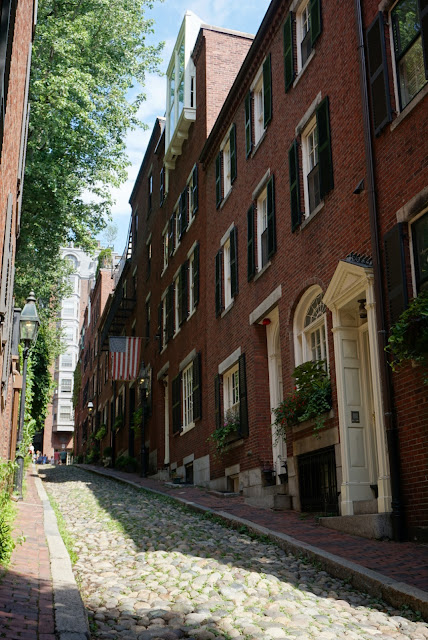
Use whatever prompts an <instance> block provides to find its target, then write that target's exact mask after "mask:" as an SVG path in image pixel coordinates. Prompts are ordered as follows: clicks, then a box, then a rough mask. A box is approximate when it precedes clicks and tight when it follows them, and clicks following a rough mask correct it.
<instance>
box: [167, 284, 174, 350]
mask: <svg viewBox="0 0 428 640" xmlns="http://www.w3.org/2000/svg"><path fill="white" fill-rule="evenodd" d="M165 324H166V341H167V342H168V341H169V340H171V338H172V336H173V335H174V285H173V284H170V285H169V287H168V292H167V294H166V320H165Z"/></svg>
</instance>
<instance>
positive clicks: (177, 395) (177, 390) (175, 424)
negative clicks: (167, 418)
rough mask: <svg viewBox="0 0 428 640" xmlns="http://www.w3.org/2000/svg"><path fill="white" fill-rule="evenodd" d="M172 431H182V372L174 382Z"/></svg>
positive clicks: (172, 384)
mask: <svg viewBox="0 0 428 640" xmlns="http://www.w3.org/2000/svg"><path fill="white" fill-rule="evenodd" d="M171 386H172V432H173V433H180V431H181V373H180V374H179V375H178V376H177V377H176V378H174V379H173V381H172V383H171Z"/></svg>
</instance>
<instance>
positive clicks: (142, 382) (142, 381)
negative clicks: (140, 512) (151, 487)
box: [138, 363, 149, 478]
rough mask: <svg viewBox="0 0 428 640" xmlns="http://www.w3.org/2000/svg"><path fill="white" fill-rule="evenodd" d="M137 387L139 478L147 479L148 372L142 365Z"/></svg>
mask: <svg viewBox="0 0 428 640" xmlns="http://www.w3.org/2000/svg"><path fill="white" fill-rule="evenodd" d="M138 387H139V390H140V403H141V408H142V416H141V448H140V461H141V473H140V475H141V477H142V478H146V477H147V468H146V411H147V389H148V388H149V378H148V372H147V369H146V367H145V366H144V363H142V364H141V367H140V373H139V375H138Z"/></svg>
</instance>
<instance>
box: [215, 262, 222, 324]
mask: <svg viewBox="0 0 428 640" xmlns="http://www.w3.org/2000/svg"><path fill="white" fill-rule="evenodd" d="M222 255H223V254H222V251H221V250H220V251H219V252H218V253H217V255H216V257H215V315H216V317H218V316H219V315H220V314H221V310H222V292H221V288H222V287H221V258H222Z"/></svg>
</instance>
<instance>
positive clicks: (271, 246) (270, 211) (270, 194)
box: [266, 176, 276, 258]
mask: <svg viewBox="0 0 428 640" xmlns="http://www.w3.org/2000/svg"><path fill="white" fill-rule="evenodd" d="M266 188H267V234H268V235H267V251H268V258H271V257H272V256H273V254H274V253H275V251H276V225H275V188H274V180H273V176H272V177H271V178H270V180H269V182H268V183H267V187H266Z"/></svg>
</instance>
